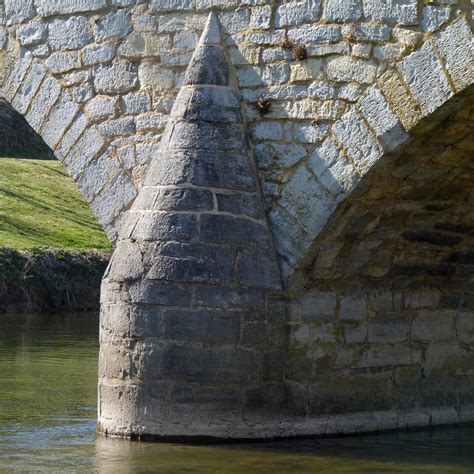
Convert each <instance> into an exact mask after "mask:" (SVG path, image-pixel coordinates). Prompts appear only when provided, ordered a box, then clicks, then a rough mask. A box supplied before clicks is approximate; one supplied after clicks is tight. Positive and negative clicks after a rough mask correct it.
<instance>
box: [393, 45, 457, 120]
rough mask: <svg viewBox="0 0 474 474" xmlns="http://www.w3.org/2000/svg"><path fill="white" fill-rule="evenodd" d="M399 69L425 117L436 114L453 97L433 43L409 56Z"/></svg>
mask: <svg viewBox="0 0 474 474" xmlns="http://www.w3.org/2000/svg"><path fill="white" fill-rule="evenodd" d="M398 67H399V70H400V71H401V73H402V75H403V78H404V80H405V82H406V83H407V85H408V88H409V89H410V92H411V93H412V94H413V96H414V97H415V99H416V100H417V101H418V103H419V104H420V106H421V109H422V112H423V115H427V114H430V113H432V112H434V111H435V110H436V109H437V108H438V107H440V106H441V105H442V104H444V103H445V102H446V101H447V100H448V99H449V98H450V97H451V96H452V95H453V92H452V90H451V88H450V86H449V82H448V79H447V77H446V75H445V73H444V71H443V68H442V65H441V63H440V62H439V60H438V58H437V56H436V53H435V51H434V49H433V42H432V41H427V42H426V43H425V44H424V45H423V46H422V47H421V49H420V50H418V51H415V52H414V53H412V54H410V55H409V56H407V57H406V58H405V59H404V60H403V61H402V62H401V63H400V64H399V66H398ZM419 71H425V73H424V74H420V73H419Z"/></svg>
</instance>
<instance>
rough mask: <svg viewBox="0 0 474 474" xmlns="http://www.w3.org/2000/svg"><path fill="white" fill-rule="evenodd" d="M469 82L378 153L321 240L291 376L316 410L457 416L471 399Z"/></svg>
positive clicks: (473, 194)
mask: <svg viewBox="0 0 474 474" xmlns="http://www.w3.org/2000/svg"><path fill="white" fill-rule="evenodd" d="M472 93H473V89H472V87H471V88H470V89H468V90H467V91H465V92H464V93H463V94H461V95H460V96H458V97H457V98H456V99H455V100H454V101H452V102H451V103H449V104H446V106H445V107H444V108H442V109H441V110H439V111H438V112H436V113H435V114H433V115H431V116H430V117H429V121H428V120H426V121H424V122H423V123H421V124H420V125H418V126H417V127H416V128H415V129H413V130H412V131H411V136H412V138H411V140H410V141H409V142H407V143H406V144H404V145H403V146H401V147H400V148H399V149H398V150H396V151H395V152H393V153H391V154H389V155H386V156H385V157H384V158H383V159H381V160H380V162H379V163H377V165H376V166H375V167H374V168H373V169H372V170H371V171H370V172H369V173H367V175H366V176H364V178H363V179H362V181H361V183H360V184H359V186H358V188H357V189H356V191H355V192H354V193H353V194H352V195H351V196H350V197H349V198H348V199H347V200H346V201H345V202H344V203H343V204H342V205H341V206H340V208H339V209H338V210H337V211H336V212H335V213H334V215H333V216H332V217H331V219H330V221H329V224H328V225H327V226H326V228H325V230H324V232H322V233H321V234H320V235H319V236H318V238H317V240H316V242H314V244H313V247H312V251H313V253H312V258H311V262H310V263H309V264H308V265H307V266H306V268H305V270H304V277H303V278H300V282H301V283H302V286H301V288H300V289H299V291H300V292H301V294H302V296H301V297H299V299H297V300H295V301H294V302H293V303H292V310H291V317H290V319H291V322H290V324H289V327H290V329H289V351H288V354H289V357H288V365H287V369H286V375H285V378H286V380H288V381H289V384H290V385H293V386H295V387H298V388H299V389H300V392H299V393H300V403H301V404H302V406H306V407H307V410H308V414H309V415H310V416H316V415H318V416H319V415H329V414H331V415H332V414H343V413H347V412H348V411H349V412H350V411H358V412H364V411H367V412H368V411H371V412H372V411H374V410H383V411H391V412H395V413H400V411H403V410H411V411H416V412H417V413H418V414H423V413H424V414H425V415H426V414H427V413H428V411H430V413H431V414H433V413H435V411H436V410H438V409H442V410H450V411H451V414H452V416H451V419H452V420H453V421H454V420H459V419H461V418H462V416H463V415H462V413H463V410H464V409H465V407H467V406H469V405H471V404H472V403H473V401H474V378H473V373H472V367H473V365H474V354H473V352H472V343H473V342H474V212H473V210H472V209H473V203H474V160H473V145H474V141H473V138H472V137H473V133H472V132H473V125H474V106H473V103H472ZM308 374H311V375H309V376H308ZM433 410H434V411H433ZM433 416H435V415H433Z"/></svg>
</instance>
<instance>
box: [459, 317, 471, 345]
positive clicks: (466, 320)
mask: <svg viewBox="0 0 474 474" xmlns="http://www.w3.org/2000/svg"><path fill="white" fill-rule="evenodd" d="M457 337H458V340H459V341H460V342H462V343H464V344H472V343H473V342H474V313H473V312H460V313H459V314H458V316H457Z"/></svg>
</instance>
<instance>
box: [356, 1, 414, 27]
mask: <svg viewBox="0 0 474 474" xmlns="http://www.w3.org/2000/svg"><path fill="white" fill-rule="evenodd" d="M417 8H418V5H417V1H416V0H403V1H399V0H364V16H365V17H366V18H367V19H368V20H369V21H380V22H382V23H385V22H387V23H390V24H395V25H416V24H417V23H418V11H417Z"/></svg>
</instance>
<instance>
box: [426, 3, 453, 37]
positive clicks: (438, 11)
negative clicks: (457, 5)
mask: <svg viewBox="0 0 474 474" xmlns="http://www.w3.org/2000/svg"><path fill="white" fill-rule="evenodd" d="M450 14H451V8H450V7H440V6H433V5H429V6H425V7H423V17H422V19H421V26H422V28H423V31H427V32H433V31H436V30H437V29H439V27H440V26H442V25H443V23H445V22H446V21H448V20H449V16H450Z"/></svg>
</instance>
